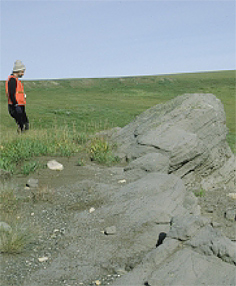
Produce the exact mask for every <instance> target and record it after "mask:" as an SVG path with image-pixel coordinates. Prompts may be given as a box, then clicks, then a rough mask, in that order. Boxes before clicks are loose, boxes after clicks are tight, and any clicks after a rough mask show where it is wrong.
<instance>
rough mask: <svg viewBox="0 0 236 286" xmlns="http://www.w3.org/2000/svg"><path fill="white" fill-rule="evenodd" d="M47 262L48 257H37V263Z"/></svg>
mask: <svg viewBox="0 0 236 286" xmlns="http://www.w3.org/2000/svg"><path fill="white" fill-rule="evenodd" d="M47 260H48V257H47V256H44V257H39V258H38V261H39V262H45V261H47Z"/></svg>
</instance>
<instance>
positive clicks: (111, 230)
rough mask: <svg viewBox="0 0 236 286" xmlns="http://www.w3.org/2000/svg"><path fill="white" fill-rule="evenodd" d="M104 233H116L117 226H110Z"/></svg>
mask: <svg viewBox="0 0 236 286" xmlns="http://www.w3.org/2000/svg"><path fill="white" fill-rule="evenodd" d="M104 233H105V234H106V235H112V234H115V233H116V227H115V226H114V225H113V226H109V227H107V228H106V229H105V231H104Z"/></svg>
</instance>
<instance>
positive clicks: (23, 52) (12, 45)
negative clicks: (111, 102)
mask: <svg viewBox="0 0 236 286" xmlns="http://www.w3.org/2000/svg"><path fill="white" fill-rule="evenodd" d="M235 9H236V8H235V1H234V0H232V1H231V0H222V1H214V0H208V1H206V0H202V1H200V0H197V1H195V0H187V1H186V0H185V1H178V0H176V1H168V0H165V1H164V0H163V1H159V0H156V1H147V0H140V1H128V0H126V1H113V0H107V1H88V0H86V1H79V0H77V1H76V0H74V1H68V0H67V1H53V0H47V1H45V0H40V1H34V0H29V1H11V0H1V10H0V18H1V43H0V49H1V50H0V51H1V54H0V55H1V57H0V60H1V62H0V64H1V70H0V79H1V80H5V79H6V78H7V76H8V75H9V74H10V73H11V71H12V68H13V64H14V62H15V60H17V59H19V60H22V61H23V63H24V64H25V65H26V74H25V77H24V78H25V79H57V78H94V77H116V76H133V75H158V74H172V73H185V72H199V71H215V70H232V69H235V66H236V35H235V28H236V27H235V18H236V13H235V12H236V11H235Z"/></svg>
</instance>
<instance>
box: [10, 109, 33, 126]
mask: <svg viewBox="0 0 236 286" xmlns="http://www.w3.org/2000/svg"><path fill="white" fill-rule="evenodd" d="M8 111H9V114H10V115H11V117H13V118H14V119H15V121H16V123H17V124H18V126H19V127H20V129H21V131H23V130H28V129H29V120H28V117H27V115H26V113H25V106H24V105H18V107H17V108H16V107H15V106H13V105H11V104H8Z"/></svg>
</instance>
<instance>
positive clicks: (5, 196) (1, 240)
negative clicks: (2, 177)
mask: <svg viewBox="0 0 236 286" xmlns="http://www.w3.org/2000/svg"><path fill="white" fill-rule="evenodd" d="M17 191H18V190H17V188H16V186H14V185H9V184H0V216H1V221H2V222H5V223H6V224H7V225H8V226H9V229H6V228H3V227H0V253H10V254H16V253H20V252H22V251H23V250H24V249H25V248H26V247H27V246H28V245H29V244H30V243H31V242H32V241H33V240H34V239H35V232H34V231H33V229H34V228H32V226H31V225H29V224H28V225H27V223H26V221H25V219H21V217H22V216H24V215H25V212H24V204H25V203H26V202H27V201H28V198H27V199H26V198H20V197H18V196H17Z"/></svg>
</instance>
